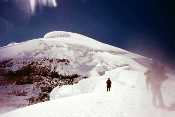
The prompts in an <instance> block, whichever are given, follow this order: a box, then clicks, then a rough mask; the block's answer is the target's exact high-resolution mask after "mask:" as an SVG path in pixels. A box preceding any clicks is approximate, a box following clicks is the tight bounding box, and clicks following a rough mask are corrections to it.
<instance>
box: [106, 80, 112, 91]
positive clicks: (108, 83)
mask: <svg viewBox="0 0 175 117" xmlns="http://www.w3.org/2000/svg"><path fill="white" fill-rule="evenodd" d="M111 84H112V82H111V80H110V78H108V80H107V81H106V85H107V92H108V91H110V89H111Z"/></svg>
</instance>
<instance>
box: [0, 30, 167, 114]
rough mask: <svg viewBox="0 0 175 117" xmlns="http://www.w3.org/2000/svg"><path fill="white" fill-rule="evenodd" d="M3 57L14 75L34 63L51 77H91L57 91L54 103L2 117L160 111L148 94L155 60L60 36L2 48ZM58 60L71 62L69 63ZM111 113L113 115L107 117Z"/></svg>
mask: <svg viewBox="0 0 175 117" xmlns="http://www.w3.org/2000/svg"><path fill="white" fill-rule="evenodd" d="M0 55H1V56H0V62H1V61H2V62H1V63H5V65H0V67H3V68H4V67H5V68H6V69H8V70H12V71H17V70H19V69H21V68H23V66H26V65H28V64H29V65H31V63H32V62H33V61H34V63H35V64H36V65H38V68H40V67H41V68H51V72H52V71H54V72H58V73H59V74H61V75H64V74H68V75H71V74H78V75H80V76H85V77H88V78H87V79H83V80H81V81H80V82H79V83H78V84H74V85H68V86H66V85H65V86H62V87H61V88H60V87H56V88H55V89H53V91H52V92H51V94H50V98H51V100H53V101H50V102H47V103H41V104H37V105H34V106H29V107H27V108H24V109H21V110H17V111H14V112H11V113H7V114H4V115H2V117H12V116H13V117H15V116H16V117H20V116H21V117H22V116H24V115H25V116H32V115H33V116H38V117H40V116H41V117H48V116H62V117H66V116H72V117H74V116H75V117H77V116H79V117H86V116H93V114H94V113H95V115H94V116H95V117H99V116H100V117H103V116H104V117H106V116H107V117H121V116H124V117H130V116H134V117H137V116H135V115H138V117H140V116H139V115H140V113H142V112H144V113H149V112H154V110H156V108H154V107H153V106H152V103H151V102H152V101H151V97H150V96H149V95H148V96H145V95H147V94H148V92H147V90H146V86H145V76H144V73H145V72H146V71H147V68H146V67H145V65H149V62H150V60H149V59H148V58H145V57H143V56H140V55H136V54H133V53H130V52H128V51H125V50H122V49H120V48H116V47H114V46H110V45H107V44H104V43H102V42H99V41H96V40H94V39H91V38H89V37H86V36H84V35H81V34H76V33H72V32H64V31H54V32H50V33H48V34H46V35H45V36H44V37H43V38H39V39H33V40H30V41H26V42H22V43H15V44H10V45H7V46H5V47H1V48H0ZM58 60H59V61H60V60H61V61H63V60H64V61H65V60H66V61H68V63H65V62H58ZM51 61H52V62H51ZM143 65H144V66H143ZM108 77H110V78H111V79H112V92H110V93H108V94H106V89H105V81H106V78H108ZM69 96H71V97H69ZM72 96H73V97H72ZM63 97H64V98H63ZM65 97H67V98H65ZM167 98H169V97H167ZM55 99H59V100H55ZM92 99H93V101H92ZM144 100H146V101H144ZM63 105H64V106H63ZM77 105H78V107H77ZM106 105H107V106H106ZM145 105H147V107H148V108H149V109H148V110H146V111H144V109H143V108H140V107H145ZM75 107H77V108H75ZM110 107H111V108H110ZM90 108H92V110H89V109H90ZM33 109H34V110H35V109H37V110H38V112H36V111H34V110H33ZM58 110H59V111H58ZM88 110H89V111H88ZM106 110H108V112H107V113H104V112H105V111H106ZM67 111H68V112H67ZM126 111H127V112H126ZM48 112H49V115H48ZM158 112H159V111H157V112H156V115H157V113H158ZM26 113H27V115H26ZM67 113H68V114H67ZM79 113H80V114H79ZM145 117H147V116H145ZM156 117H159V116H156Z"/></svg>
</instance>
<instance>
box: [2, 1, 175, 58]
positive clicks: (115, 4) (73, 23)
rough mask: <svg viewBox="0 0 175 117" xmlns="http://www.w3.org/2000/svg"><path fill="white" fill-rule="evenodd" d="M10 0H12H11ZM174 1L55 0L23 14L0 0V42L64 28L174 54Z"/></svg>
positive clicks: (142, 50)
mask: <svg viewBox="0 0 175 117" xmlns="http://www.w3.org/2000/svg"><path fill="white" fill-rule="evenodd" d="M11 1H13V0H11ZM174 5H175V3H173V2H172V1H168V0H166V1H165V0H59V1H58V7H57V8H46V7H45V8H42V9H41V8H38V9H37V11H36V13H35V15H33V16H32V17H29V16H28V15H27V14H25V13H24V11H22V10H21V9H19V8H18V7H17V6H16V5H15V4H14V3H13V2H10V1H9V2H5V0H2V1H0V46H4V45H6V44H7V43H9V42H21V41H24V40H29V39H32V38H38V37H42V36H43V35H44V34H45V33H46V32H49V31H53V30H65V31H71V32H77V33H82V34H84V35H87V36H90V37H92V38H95V39H97V40H99V41H102V42H105V43H108V44H111V45H114V46H117V47H120V48H124V49H126V50H130V51H133V52H136V53H139V54H142V55H146V56H149V57H154V58H157V59H161V60H166V59H168V60H171V61H173V60H174V58H175V52H174V51H175V8H174Z"/></svg>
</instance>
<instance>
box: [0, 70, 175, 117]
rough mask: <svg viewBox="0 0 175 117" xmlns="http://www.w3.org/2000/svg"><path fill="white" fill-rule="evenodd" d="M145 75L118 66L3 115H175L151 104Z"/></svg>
mask: <svg viewBox="0 0 175 117" xmlns="http://www.w3.org/2000/svg"><path fill="white" fill-rule="evenodd" d="M126 74H127V75H126ZM109 76H110V77H111V79H112V81H113V85H112V91H111V92H106V89H105V81H106V78H107V77H109ZM144 77H145V76H144V74H143V72H138V71H133V70H127V69H126V68H124V69H123V68H122V69H120V68H119V69H115V70H113V71H109V72H107V73H106V74H105V75H104V76H101V77H98V78H95V77H92V78H91V79H86V80H84V81H83V80H82V81H80V83H79V84H76V85H73V86H64V87H62V89H55V90H54V91H53V92H52V94H51V95H52V96H51V97H52V99H54V100H52V101H49V102H44V103H40V104H36V105H32V106H29V107H26V108H22V109H19V110H16V111H12V112H9V113H6V114H4V115H1V117H24V116H25V117H30V116H37V117H55V116H61V117H77V116H78V117H89V116H91V117H150V116H154V117H174V114H175V112H174V111H170V110H166V109H160V108H155V107H154V106H153V105H152V103H151V95H150V94H149V92H148V91H147V90H146V88H145V87H146V86H145V83H144ZM123 78H124V79H123ZM167 82H169V83H170V82H171V81H169V80H168V81H167ZM169 83H168V84H169ZM166 85H167V84H166ZM171 88H175V87H171ZM164 89H165V88H164ZM87 90H89V91H87ZM171 91H173V90H171ZM83 92H88V93H86V94H83ZM74 94H75V95H74ZM77 94H79V95H77ZM72 95H74V96H72ZM63 96H70V97H67V98H65V97H64V98H63Z"/></svg>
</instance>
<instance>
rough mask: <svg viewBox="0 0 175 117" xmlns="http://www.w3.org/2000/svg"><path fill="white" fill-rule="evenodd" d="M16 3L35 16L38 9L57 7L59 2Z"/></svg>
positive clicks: (29, 0) (22, 0)
mask: <svg viewBox="0 0 175 117" xmlns="http://www.w3.org/2000/svg"><path fill="white" fill-rule="evenodd" d="M15 3H16V4H17V5H18V6H19V7H20V8H21V9H22V10H23V11H24V12H26V13H28V14H29V15H32V14H34V13H35V11H36V8H37V7H45V6H47V7H57V0H15Z"/></svg>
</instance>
